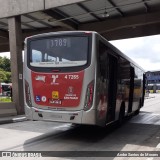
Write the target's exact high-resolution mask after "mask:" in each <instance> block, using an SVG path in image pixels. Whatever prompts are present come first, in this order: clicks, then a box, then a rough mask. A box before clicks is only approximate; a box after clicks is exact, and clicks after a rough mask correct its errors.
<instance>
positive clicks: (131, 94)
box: [128, 67, 134, 113]
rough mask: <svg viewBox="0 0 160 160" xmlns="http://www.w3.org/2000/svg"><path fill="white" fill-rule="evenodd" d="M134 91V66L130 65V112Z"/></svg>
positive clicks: (129, 110) (130, 110) (129, 111)
mask: <svg viewBox="0 0 160 160" xmlns="http://www.w3.org/2000/svg"><path fill="white" fill-rule="evenodd" d="M133 93H134V68H133V67H130V87H129V103H128V113H131V112H132V103H133Z"/></svg>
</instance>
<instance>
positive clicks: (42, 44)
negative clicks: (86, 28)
mask: <svg viewBox="0 0 160 160" xmlns="http://www.w3.org/2000/svg"><path fill="white" fill-rule="evenodd" d="M88 43H89V42H88V37H87V36H81V37H51V38H43V39H37V40H32V41H31V42H30V45H29V46H30V48H29V52H30V62H29V63H30V65H31V66H33V67H73V66H83V65H85V64H87V57H88Z"/></svg>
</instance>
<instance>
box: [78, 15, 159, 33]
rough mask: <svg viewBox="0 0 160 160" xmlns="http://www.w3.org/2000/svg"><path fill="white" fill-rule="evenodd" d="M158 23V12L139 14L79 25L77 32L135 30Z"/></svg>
mask: <svg viewBox="0 0 160 160" xmlns="http://www.w3.org/2000/svg"><path fill="white" fill-rule="evenodd" d="M159 22H160V12H155V13H148V14H141V15H135V16H128V17H123V18H117V19H108V20H106V21H103V22H94V23H87V24H81V25H80V26H79V28H78V29H79V30H86V29H87V30H92V31H97V32H99V33H105V32H112V31H115V30H120V29H123V28H130V27H132V28H135V27H138V26H144V25H148V24H155V23H159Z"/></svg>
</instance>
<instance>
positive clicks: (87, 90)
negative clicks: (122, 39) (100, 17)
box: [24, 31, 145, 126]
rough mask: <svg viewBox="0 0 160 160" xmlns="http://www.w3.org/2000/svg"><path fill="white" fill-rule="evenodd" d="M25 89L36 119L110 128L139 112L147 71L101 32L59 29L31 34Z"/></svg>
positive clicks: (28, 110)
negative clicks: (109, 125) (113, 124)
mask: <svg viewBox="0 0 160 160" xmlns="http://www.w3.org/2000/svg"><path fill="white" fill-rule="evenodd" d="M135 54H136V53H135ZM24 90H25V91H24V94H25V113H26V117H27V118H28V119H30V120H44V121H57V122H67V123H73V124H89V125H98V126H105V125H107V124H110V123H112V122H115V121H118V122H119V123H120V124H121V123H122V122H123V120H124V118H125V116H129V115H131V114H134V113H136V114H138V113H139V110H140V108H141V107H142V106H143V103H144V94H145V75H144V70H143V69H142V68H141V67H140V66H138V65H137V64H135V63H134V62H133V61H132V60H131V59H130V58H128V57H127V56H126V55H124V54H123V53H122V52H120V51H119V50H118V49H117V48H115V47H114V46H113V45H111V44H110V43H109V42H108V41H107V40H106V39H105V38H103V37H102V36H101V35H99V34H98V33H96V32H89V31H69V32H68V31H67V32H53V33H45V34H40V35H35V36H32V37H28V38H26V40H25V58H24Z"/></svg>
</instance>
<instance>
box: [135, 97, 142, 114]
mask: <svg viewBox="0 0 160 160" xmlns="http://www.w3.org/2000/svg"><path fill="white" fill-rule="evenodd" d="M140 108H141V99H140V100H139V105H138V109H137V110H136V111H135V115H138V114H139V112H140Z"/></svg>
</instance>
